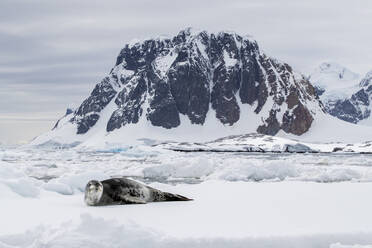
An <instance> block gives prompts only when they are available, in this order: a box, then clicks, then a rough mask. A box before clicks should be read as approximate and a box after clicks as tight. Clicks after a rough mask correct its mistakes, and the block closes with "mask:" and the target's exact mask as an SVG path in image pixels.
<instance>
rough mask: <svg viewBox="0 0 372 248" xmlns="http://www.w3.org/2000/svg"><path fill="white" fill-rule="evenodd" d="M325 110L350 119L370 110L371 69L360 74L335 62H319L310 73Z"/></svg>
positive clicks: (354, 120)
mask: <svg viewBox="0 0 372 248" xmlns="http://www.w3.org/2000/svg"><path fill="white" fill-rule="evenodd" d="M310 81H311V82H312V83H313V84H314V85H315V90H316V91H317V93H318V95H319V96H320V99H321V101H322V102H323V104H324V106H325V110H326V112H328V113H329V114H331V115H333V116H335V117H337V118H339V119H341V120H344V121H347V122H351V123H358V122H360V121H361V120H364V119H367V118H369V117H370V114H371V107H370V102H371V99H372V72H369V73H367V75H366V76H365V77H364V78H360V76H359V75H358V74H356V73H353V72H351V71H350V70H348V69H347V68H345V67H342V66H340V65H338V64H335V63H323V64H322V65H320V67H319V68H318V69H317V70H316V71H315V72H314V73H313V74H312V75H311V76H310Z"/></svg>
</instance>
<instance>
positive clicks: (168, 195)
mask: <svg viewBox="0 0 372 248" xmlns="http://www.w3.org/2000/svg"><path fill="white" fill-rule="evenodd" d="M164 197H165V200H166V201H192V200H193V199H189V198H187V197H184V196H182V195H177V194H172V193H168V192H164Z"/></svg>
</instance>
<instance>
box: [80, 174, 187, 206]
mask: <svg viewBox="0 0 372 248" xmlns="http://www.w3.org/2000/svg"><path fill="white" fill-rule="evenodd" d="M190 200H192V199H189V198H187V197H184V196H181V195H177V194H172V193H168V192H163V191H160V190H158V189H154V188H152V187H149V186H147V185H144V184H142V183H139V182H137V181H134V180H131V179H128V178H111V179H107V180H104V181H101V182H100V181H97V180H91V181H89V182H88V184H87V186H86V187H85V203H86V204H87V205H89V206H105V205H121V204H145V203H147V202H162V201H190Z"/></svg>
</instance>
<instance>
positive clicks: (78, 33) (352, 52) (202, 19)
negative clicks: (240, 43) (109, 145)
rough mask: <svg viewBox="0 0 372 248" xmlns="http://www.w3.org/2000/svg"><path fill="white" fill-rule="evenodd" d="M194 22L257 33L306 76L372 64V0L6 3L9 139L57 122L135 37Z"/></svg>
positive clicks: (0, 101)
mask: <svg viewBox="0 0 372 248" xmlns="http://www.w3.org/2000/svg"><path fill="white" fill-rule="evenodd" d="M189 26H192V27H195V28H198V29H206V30H209V31H212V32H215V31H220V30H233V31H236V32H237V33H240V34H250V35H252V36H253V37H254V38H255V39H256V40H257V41H258V42H259V45H260V46H261V48H262V49H263V50H264V51H265V52H266V53H268V54H269V55H271V56H273V57H276V58H278V59H280V60H283V61H285V62H287V63H289V64H290V65H292V66H293V67H294V68H295V69H296V70H298V71H301V72H303V73H305V74H308V73H309V72H311V71H312V70H313V69H314V68H315V67H316V66H318V65H319V64H320V63H321V62H324V61H335V62H338V63H340V64H342V65H345V66H347V67H349V68H350V69H351V70H353V71H355V72H358V73H360V74H365V73H366V72H367V71H368V70H372V31H371V27H372V1H371V0H312V1H298V0H232V1H203V0H188V1H176V0H166V1H161V0H158V1H154V0H149V1H140V0H136V1H123V0H120V1H119V0H117V1H114V0H106V1H102V0H80V1H76V0H63V1H57V0H44V1H41V0H33V1H30V0H1V1H0V143H18V142H23V141H26V140H29V139H30V138H32V137H34V136H36V135H38V134H40V133H41V132H44V131H46V130H48V129H50V128H51V127H52V126H53V124H54V122H55V120H56V119H58V118H59V117H60V116H61V115H63V114H64V111H65V109H66V107H68V106H71V105H72V106H76V105H78V104H79V103H80V102H81V101H82V100H83V99H84V98H85V97H86V96H87V95H88V94H89V93H90V91H91V90H92V89H93V87H94V85H95V84H96V83H97V82H99V81H100V80H101V79H102V78H103V77H104V76H105V75H106V74H107V73H108V72H109V71H110V69H111V68H112V66H113V65H114V63H115V61H116V56H117V55H118V53H119V51H120V49H121V48H122V47H123V46H124V44H125V43H127V42H129V41H130V40H132V39H133V38H139V39H143V38H147V37H155V36H158V35H174V34H176V33H177V32H178V31H179V30H180V29H183V28H185V27H189Z"/></svg>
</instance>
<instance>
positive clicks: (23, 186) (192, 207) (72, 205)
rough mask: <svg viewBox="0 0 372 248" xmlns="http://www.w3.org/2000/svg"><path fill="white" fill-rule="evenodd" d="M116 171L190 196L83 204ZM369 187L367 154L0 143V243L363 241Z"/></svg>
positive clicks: (370, 224)
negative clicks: (94, 184)
mask: <svg viewBox="0 0 372 248" xmlns="http://www.w3.org/2000/svg"><path fill="white" fill-rule="evenodd" d="M115 176H129V177H132V178H134V179H136V180H140V181H143V182H145V183H148V184H150V185H151V186H152V187H155V188H159V189H161V190H164V191H169V192H174V193H178V194H182V195H185V196H187V197H191V198H193V199H194V201H192V202H166V203H150V204H145V205H126V206H108V207H88V206H86V205H85V204H84V201H83V190H84V187H85V184H86V183H87V181H88V180H90V179H99V180H103V179H106V178H109V177H115ZM370 192H372V155H368V154H344V153H342V154H272V153H271V154H270V153H234V152H232V153H212V152H204V153H194V152H191V153H183V152H175V151H170V150H166V149H161V148H156V147H149V146H123V147H114V148H112V147H111V148H106V149H100V150H84V149H78V148H65V149H56V148H48V147H44V148H40V147H39V148H12V149H9V148H2V149H1V148H0V199H1V200H0V201H1V204H0V220H1V222H0V247H1V248H2V247H6V248H9V247H12V248H14V247H332V248H336V247H337V248H340V247H343V248H344V247H354V248H356V247H364V246H366V245H371V244H372V217H371V215H370V210H371V209H372V198H371V197H369V195H370ZM358 245H359V246H358ZM366 247H368V246H366Z"/></svg>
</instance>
